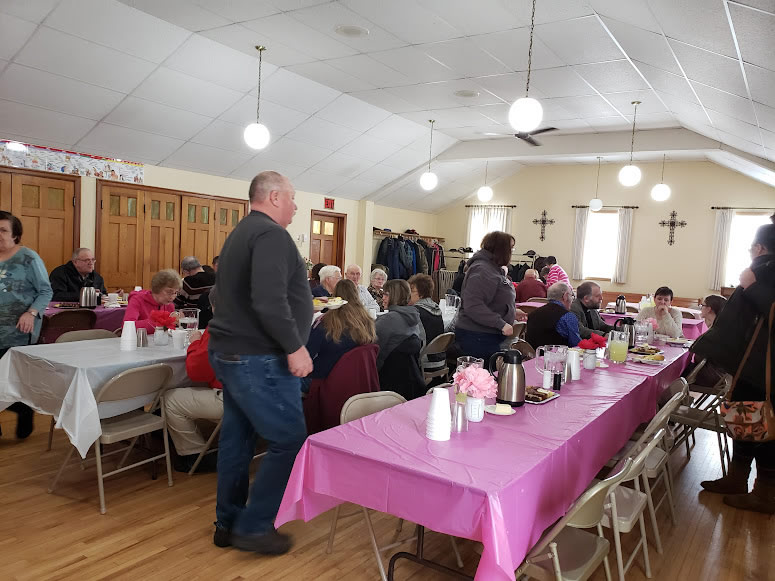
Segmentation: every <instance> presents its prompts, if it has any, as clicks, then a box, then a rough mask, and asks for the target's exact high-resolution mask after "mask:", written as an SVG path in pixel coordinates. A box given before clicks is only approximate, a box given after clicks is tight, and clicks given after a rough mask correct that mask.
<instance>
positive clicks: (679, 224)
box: [659, 210, 686, 246]
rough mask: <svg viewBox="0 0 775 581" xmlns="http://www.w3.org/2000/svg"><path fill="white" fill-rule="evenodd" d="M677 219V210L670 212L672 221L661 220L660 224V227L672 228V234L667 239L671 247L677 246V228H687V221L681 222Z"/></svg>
mask: <svg viewBox="0 0 775 581" xmlns="http://www.w3.org/2000/svg"><path fill="white" fill-rule="evenodd" d="M677 218H678V213H677V212H676V211H675V210H673V211H672V212H670V219H669V220H661V221H660V222H659V225H660V226H667V227H668V228H670V234H669V235H668V237H667V243H668V244H669V245H670V246H672V245H673V244H675V229H676V227H678V228H683V227H684V226H686V220H680V221H679V220H678V219H677Z"/></svg>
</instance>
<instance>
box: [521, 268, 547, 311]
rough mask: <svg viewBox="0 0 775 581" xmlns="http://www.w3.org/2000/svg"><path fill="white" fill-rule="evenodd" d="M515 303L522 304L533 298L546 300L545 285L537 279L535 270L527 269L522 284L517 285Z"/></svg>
mask: <svg viewBox="0 0 775 581" xmlns="http://www.w3.org/2000/svg"><path fill="white" fill-rule="evenodd" d="M516 288H517V302H518V303H524V302H526V301H528V300H530V299H532V298H533V297H539V298H546V285H545V284H544V282H543V281H542V280H541V279H539V278H538V271H537V270H536V269H535V268H528V269H527V270H526V271H525V277H524V278H523V279H522V282H520V283H519V284H517V286H516Z"/></svg>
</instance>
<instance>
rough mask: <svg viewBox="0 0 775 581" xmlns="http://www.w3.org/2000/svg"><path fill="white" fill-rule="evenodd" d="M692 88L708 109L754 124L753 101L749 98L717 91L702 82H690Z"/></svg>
mask: <svg viewBox="0 0 775 581" xmlns="http://www.w3.org/2000/svg"><path fill="white" fill-rule="evenodd" d="M692 86H693V87H694V90H695V91H696V92H697V95H698V96H699V97H700V101H701V102H702V104H703V105H704V106H705V107H707V108H708V109H713V110H714V111H719V112H720V113H724V114H725V115H729V116H730V117H734V118H735V119H739V120H740V121H745V122H746V123H751V124H753V125H756V117H755V116H754V111H753V103H752V102H751V101H750V99H746V98H744V97H738V96H737V95H733V94H731V93H725V92H724V91H719V90H718V89H714V88H713V87H708V86H707V85H703V84H702V83H696V82H695V83H692Z"/></svg>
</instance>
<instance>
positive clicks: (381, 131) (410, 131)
mask: <svg viewBox="0 0 775 581" xmlns="http://www.w3.org/2000/svg"><path fill="white" fill-rule="evenodd" d="M427 131H428V129H427V128H426V127H425V126H423V125H420V124H418V123H414V122H412V121H409V120H408V119H404V118H403V117H400V116H398V115H391V116H390V117H388V118H387V119H385V120H384V121H382V122H381V123H378V124H377V125H375V126H374V127H372V128H371V129H369V130H368V131H367V132H366V133H365V135H366V136H370V137H375V138H377V139H384V140H385V141H389V142H390V143H395V144H398V145H409V144H410V143H412V142H413V141H414V140H415V139H418V138H419V137H421V136H423V135H425V134H426V133H427Z"/></svg>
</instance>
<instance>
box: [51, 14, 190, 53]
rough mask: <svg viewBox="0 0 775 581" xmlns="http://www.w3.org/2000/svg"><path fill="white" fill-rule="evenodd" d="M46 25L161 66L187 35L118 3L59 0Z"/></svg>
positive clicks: (161, 21)
mask: <svg viewBox="0 0 775 581" xmlns="http://www.w3.org/2000/svg"><path fill="white" fill-rule="evenodd" d="M46 26H48V27H51V28H55V29H57V30H60V31H62V32H66V33H68V34H72V35H74V36H78V37H80V38H83V39H84V40H88V41H91V42H95V43H97V44H101V45H102V46H109V47H111V48H113V49H115V50H118V51H121V52H124V53H127V54H131V55H132V56H136V57H138V58H142V59H146V60H149V61H151V62H154V63H160V62H162V61H163V60H164V59H165V58H167V57H168V56H169V55H171V54H172V52H173V51H174V50H175V49H176V48H177V47H179V46H180V45H181V44H182V43H183V41H184V40H185V39H186V37H188V35H189V34H190V32H188V31H187V30H183V29H182V28H179V27H177V26H175V25H173V24H170V23H169V22H165V21H164V20H160V19H158V18H154V17H153V16H151V15H150V14H146V13H145V12H141V11H140V10H134V9H132V8H129V7H128V6H126V5H124V4H121V3H119V2H105V1H104V0H62V1H61V2H60V3H59V5H58V6H57V7H56V8H55V9H54V10H53V12H51V14H49V15H48V17H47V18H46Z"/></svg>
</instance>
